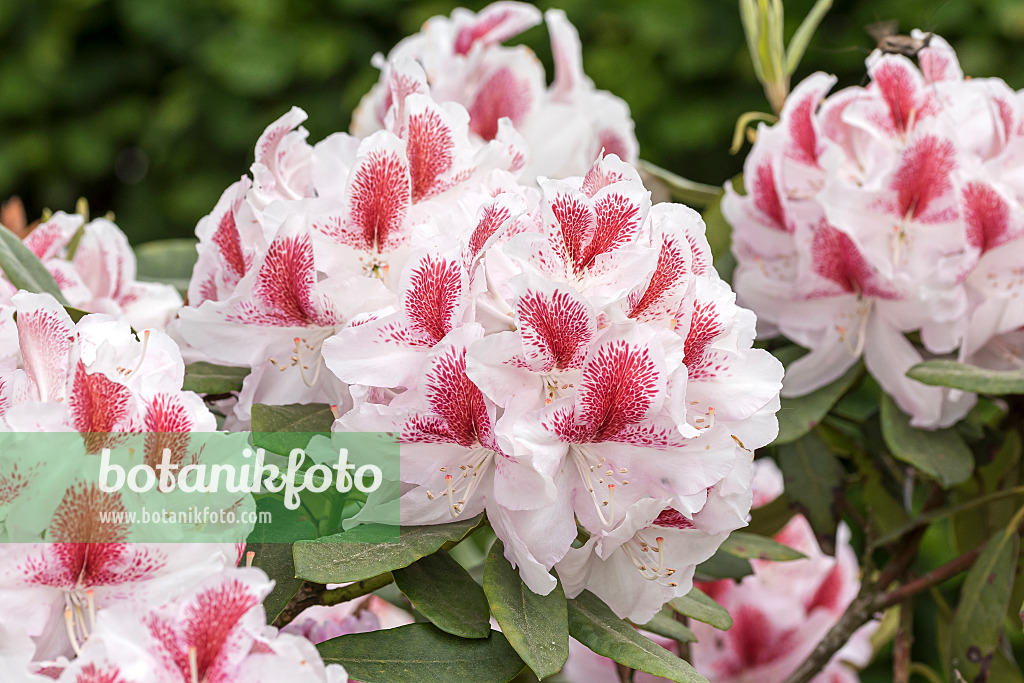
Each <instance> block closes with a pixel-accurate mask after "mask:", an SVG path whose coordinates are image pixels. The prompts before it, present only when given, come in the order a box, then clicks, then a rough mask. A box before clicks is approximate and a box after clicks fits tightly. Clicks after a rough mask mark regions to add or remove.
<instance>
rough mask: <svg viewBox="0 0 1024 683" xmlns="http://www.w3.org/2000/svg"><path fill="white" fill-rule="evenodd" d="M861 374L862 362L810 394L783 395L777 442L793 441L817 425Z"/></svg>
mask: <svg viewBox="0 0 1024 683" xmlns="http://www.w3.org/2000/svg"><path fill="white" fill-rule="evenodd" d="M860 374H861V366H860V364H859V363H857V364H855V365H854V366H853V367H851V368H850V369H849V370H847V371H846V373H845V374H843V376H842V377H840V378H839V379H837V380H836V381H834V382H832V383H831V384H828V385H826V386H823V387H822V388H820V389H817V390H816V391H812V392H811V393H809V394H807V395H806V396H800V397H797V398H783V399H782V407H781V408H780V409H779V435H778V436H777V437H775V441H774V443H775V444H776V445H780V444H784V443H792V442H793V441H796V440H797V439H799V438H800V437H802V436H803V435H805V434H807V433H808V432H809V431H811V430H812V429H814V428H815V427H816V426H817V425H818V423H819V422H821V421H822V419H824V417H825V416H826V415H828V411H830V410H831V409H832V406H834V405H835V404H836V402H837V401H838V400H839V399H840V398H842V396H843V394H845V393H846V392H847V391H849V389H850V387H852V386H853V385H854V384H855V383H856V382H857V378H858V377H860Z"/></svg>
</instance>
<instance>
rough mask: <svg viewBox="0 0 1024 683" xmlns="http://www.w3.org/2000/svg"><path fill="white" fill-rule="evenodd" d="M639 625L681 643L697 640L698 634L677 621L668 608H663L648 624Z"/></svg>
mask: <svg viewBox="0 0 1024 683" xmlns="http://www.w3.org/2000/svg"><path fill="white" fill-rule="evenodd" d="M637 626H638V627H640V628H642V629H643V630H645V631H650V632H651V633H654V634H656V635H659V636H662V637H664V638H671V639H672V640H677V641H679V642H680V643H696V642H697V636H696V635H694V633H693V631H691V630H690V629H689V628H688V627H687V626H686V624H684V623H682V622H680V621H677V620H676V618H675V615H674V614H673V611H672V610H670V609H668V608H662V610H661V611H660V612H658V613H657V614H655V615H654V617H652V618H651V620H650V621H648V622H647V623H646V624H637Z"/></svg>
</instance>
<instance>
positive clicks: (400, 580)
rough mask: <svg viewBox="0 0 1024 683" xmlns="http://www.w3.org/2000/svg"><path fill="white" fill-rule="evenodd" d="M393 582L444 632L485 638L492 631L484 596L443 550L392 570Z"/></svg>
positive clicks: (488, 609) (463, 636)
mask: <svg viewBox="0 0 1024 683" xmlns="http://www.w3.org/2000/svg"><path fill="white" fill-rule="evenodd" d="M393 575H394V577H395V583H396V584H397V585H398V588H399V589H400V590H401V591H402V592H403V593H405V596H406V597H407V598H409V601H410V602H412V606H413V607H415V608H416V610H417V611H418V612H419V613H420V614H422V615H423V616H425V617H426V618H427V619H429V620H430V621H431V623H433V624H434V626H437V627H438V628H439V629H441V630H442V631H445V632H446V633H451V634H452V635H454V636H460V637H462V638H486V637H487V636H488V635H490V633H491V623H490V617H491V611H490V608H489V607H488V605H487V596H485V595H484V591H483V589H482V588H480V586H479V585H477V582H476V581H474V580H473V577H471V576H470V575H469V572H467V571H466V570H465V569H463V568H462V565H460V564H459V563H458V562H456V561H455V560H453V559H452V557H451V555H449V554H448V553H447V552H445V551H444V550H438V551H437V552H435V553H433V554H431V555H427V556H426V557H423V558H421V559H419V560H416V561H415V562H413V563H412V564H410V565H409V566H408V567H405V568H404V569H396V570H395V571H394V572H393Z"/></svg>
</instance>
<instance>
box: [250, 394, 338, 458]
mask: <svg viewBox="0 0 1024 683" xmlns="http://www.w3.org/2000/svg"><path fill="white" fill-rule="evenodd" d="M333 424H334V412H333V411H331V407H330V406H329V405H327V404H326V403H292V404H289V405H283V406H268V405H264V404H262V403H254V404H253V406H252V439H253V444H254V445H255V446H258V447H260V448H265V449H266V450H268V451H270V452H271V453H279V454H281V455H287V454H288V453H290V452H291V451H292V449H293V448H305V447H306V446H307V445H309V440H310V438H312V436H313V435H314V434H329V433H330V431H331V425H333Z"/></svg>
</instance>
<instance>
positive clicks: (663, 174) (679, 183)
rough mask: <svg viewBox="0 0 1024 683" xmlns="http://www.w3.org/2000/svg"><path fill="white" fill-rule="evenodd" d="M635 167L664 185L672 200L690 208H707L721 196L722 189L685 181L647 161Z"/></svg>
mask: <svg viewBox="0 0 1024 683" xmlns="http://www.w3.org/2000/svg"><path fill="white" fill-rule="evenodd" d="M637 166H638V168H639V169H640V172H641V173H646V174H648V175H651V176H653V177H654V178H657V179H658V181H660V182H661V183H662V184H664V185H665V188H666V189H667V190H668V191H669V193H670V194H671V195H672V197H673V198H674V199H678V200H680V201H683V202H685V203H686V204H689V205H691V206H696V207H704V206H708V205H709V204H711V203H712V202H714V201H715V200H717V199H718V197H719V196H720V195H721V194H722V188H720V187H717V186H715V185H705V184H704V183H698V182H695V181H693V180H687V179H686V178H683V177H682V176H679V175H676V174H675V173H673V172H672V171H669V170H667V169H664V168H662V167H660V166H656V165H654V164H652V163H651V162H649V161H640V162H639V163H638V164H637Z"/></svg>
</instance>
